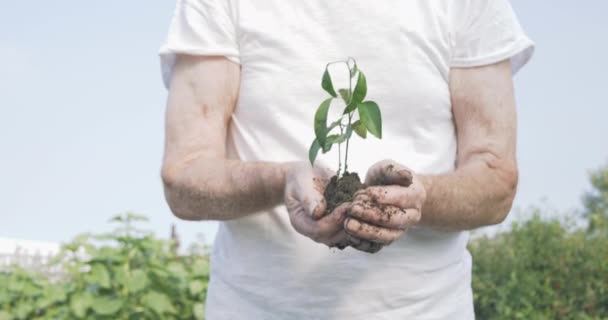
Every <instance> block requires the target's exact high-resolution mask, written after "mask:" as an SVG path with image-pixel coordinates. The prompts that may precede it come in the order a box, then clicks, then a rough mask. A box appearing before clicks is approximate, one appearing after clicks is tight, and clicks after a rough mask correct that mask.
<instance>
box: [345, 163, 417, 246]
mask: <svg viewBox="0 0 608 320" xmlns="http://www.w3.org/2000/svg"><path fill="white" fill-rule="evenodd" d="M365 184H366V185H368V186H369V187H367V188H365V189H362V190H359V191H358V192H357V193H355V195H354V197H353V202H352V204H351V205H350V207H349V210H348V212H347V217H346V219H345V220H344V230H345V231H346V233H347V238H348V243H349V245H350V246H352V247H353V248H355V249H357V250H361V251H365V252H369V253H376V252H378V251H380V250H381V249H382V248H383V247H384V246H387V245H390V244H391V243H392V242H393V241H395V240H397V239H399V238H400V237H401V236H403V234H404V233H405V232H406V230H407V229H408V228H409V227H410V226H412V225H415V224H417V223H418V222H419V221H420V218H421V212H422V205H423V204H424V201H425V199H426V191H425V188H424V185H423V184H422V182H421V181H420V179H418V178H417V176H416V174H415V173H414V172H413V171H412V170H410V169H409V168H407V167H405V166H403V165H401V164H398V163H396V162H394V161H392V160H383V161H380V162H378V163H376V164H375V165H373V166H372V167H371V168H370V169H369V170H368V173H367V176H366V178H365Z"/></svg>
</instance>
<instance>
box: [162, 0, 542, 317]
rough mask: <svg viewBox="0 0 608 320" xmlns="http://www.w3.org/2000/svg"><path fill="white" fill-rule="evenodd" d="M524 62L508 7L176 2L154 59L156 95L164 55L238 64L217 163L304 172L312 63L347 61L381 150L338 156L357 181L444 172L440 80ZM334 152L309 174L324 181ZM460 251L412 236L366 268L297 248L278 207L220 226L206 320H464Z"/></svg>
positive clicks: (318, 92)
mask: <svg viewBox="0 0 608 320" xmlns="http://www.w3.org/2000/svg"><path fill="white" fill-rule="evenodd" d="M532 51H533V44H532V42H531V41H530V40H529V39H528V37H526V35H525V34H524V32H523V31H522V29H521V27H520V25H519V23H518V21H517V19H516V17H515V15H514V13H513V10H512V9H511V6H510V4H509V2H508V1H507V0H408V1H394V0H376V1H369V0H351V1H331V0H305V1H285V0H255V1H244V0H243V1H241V0H178V1H177V9H176V11H175V15H174V18H173V21H172V24H171V27H170V31H169V36H168V39H167V42H166V44H165V45H164V46H163V47H162V49H161V58H162V67H163V68H162V69H163V76H164V79H165V82H166V83H168V82H167V81H168V79H169V78H170V73H171V68H172V65H173V62H174V58H175V54H176V53H185V54H191V55H222V56H226V57H228V58H229V59H230V60H232V61H234V62H236V63H239V64H240V65H241V85H240V92H239V99H238V105H237V107H236V110H235V112H234V114H233V116H232V122H231V125H230V128H229V134H228V137H229V141H228V148H229V150H230V155H231V156H232V157H235V158H238V159H242V160H243V161H248V160H265V161H277V162H284V161H294V160H299V161H307V156H308V147H309V146H310V143H311V142H312V141H313V139H314V133H313V117H314V113H315V110H316V108H317V107H318V105H319V104H320V102H322V101H323V100H324V99H325V98H326V97H327V94H326V93H325V92H324V91H323V90H322V89H321V85H320V84H321V76H322V73H323V70H324V68H325V64H326V63H327V62H330V61H334V60H342V59H346V58H347V57H349V56H351V57H354V58H355V59H356V60H357V62H358V65H359V67H360V68H361V69H362V70H363V72H364V73H365V75H366V77H367V82H368V93H367V97H368V99H371V100H374V101H376V102H378V104H379V105H380V108H381V110H382V117H383V131H384V132H383V139H382V140H377V139H375V138H368V139H367V140H365V141H362V140H359V139H358V138H357V137H355V138H353V141H352V143H351V154H350V155H349V160H350V163H349V168H350V169H351V170H353V171H358V172H359V173H360V175H361V176H365V171H366V170H367V168H369V167H370V166H371V165H372V164H374V163H375V162H377V161H379V160H382V159H393V160H396V161H397V162H400V163H403V164H404V165H406V166H409V167H411V168H412V169H414V170H415V171H416V172H418V173H422V174H441V173H447V172H450V171H452V170H454V162H455V158H456V135H455V130H454V122H453V120H454V119H453V116H452V111H451V102H450V92H449V88H448V79H449V72H450V68H452V67H472V66H479V65H486V64H491V63H494V62H498V61H501V60H504V59H511V60H512V63H513V71H514V72H515V71H517V70H518V69H519V68H520V67H521V66H523V65H524V64H525V63H526V62H527V61H528V59H529V58H530V56H531V55H532ZM332 72H334V73H337V72H339V69H336V70H333V71H332ZM336 82H338V83H337V84H336V85H338V84H339V80H336ZM340 111H341V108H340V107H333V108H332V109H331V110H330V117H332V118H336V117H337V116H338V114H339V112H340ZM204 138H205V137H201V139H204ZM334 149H335V148H334ZM334 152H335V151H332V152H330V153H328V154H327V155H323V156H321V157H320V158H319V161H320V163H321V164H322V165H326V166H329V167H333V168H335V167H336V166H337V163H336V162H337V154H336V153H334ZM467 240H468V233H467V232H445V231H436V230H431V229H424V228H413V229H411V230H410V231H408V232H407V233H406V234H405V235H404V236H403V237H402V238H401V239H399V240H398V241H396V242H394V243H393V244H392V245H390V246H388V247H386V248H384V249H383V250H382V251H380V252H379V253H378V254H374V255H370V254H367V253H363V252H359V251H356V250H353V249H351V248H349V249H346V250H344V251H339V250H335V249H333V250H331V249H328V248H327V247H326V246H324V245H321V244H317V243H315V242H313V241H312V240H311V239H309V238H306V237H304V236H301V235H300V234H298V233H297V232H296V231H295V230H294V229H293V227H292V226H291V224H290V222H289V218H288V216H287V212H286V210H285V207H284V206H279V207H277V208H275V209H273V210H270V211H267V212H260V213H259V214H255V215H250V216H248V217H246V218H242V219H238V220H233V221H229V222H222V223H220V228H219V231H218V235H217V238H216V240H215V243H214V246H213V253H212V258H211V282H210V285H209V292H208V295H207V306H206V308H207V319H210V320H218V319H365V320H368V319H473V318H474V314H473V303H472V292H471V257H470V255H469V253H468V252H467V250H466V245H467Z"/></svg>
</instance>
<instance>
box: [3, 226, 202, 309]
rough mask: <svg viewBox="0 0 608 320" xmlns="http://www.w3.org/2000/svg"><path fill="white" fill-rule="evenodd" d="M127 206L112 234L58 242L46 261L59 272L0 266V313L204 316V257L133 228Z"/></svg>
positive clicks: (80, 237) (85, 236)
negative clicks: (57, 251) (57, 249)
mask: <svg viewBox="0 0 608 320" xmlns="http://www.w3.org/2000/svg"><path fill="white" fill-rule="evenodd" d="M144 219H145V218H143V217H141V216H136V215H132V214H127V215H122V216H118V217H115V218H113V219H112V221H113V222H115V223H119V224H120V227H119V228H118V229H117V230H116V231H115V232H114V233H110V234H102V235H96V236H92V235H84V236H79V237H77V238H76V239H75V240H74V241H73V242H71V243H68V244H66V245H64V247H63V249H62V251H61V253H60V255H59V256H58V257H57V259H56V260H55V261H54V262H53V263H52V265H51V266H50V267H53V268H55V267H60V268H61V270H63V272H64V274H62V275H61V276H60V277H59V279H58V280H50V279H49V277H47V276H44V275H42V274H39V273H36V272H32V271H25V270H22V269H19V268H13V269H12V270H11V271H9V272H4V273H0V310H1V311H0V320H17V319H28V320H29V319H203V315H204V305H203V302H204V301H205V296H206V292H207V283H208V281H209V262H208V258H207V256H205V255H202V254H199V253H193V254H190V255H186V256H180V255H178V254H177V253H176V252H175V250H173V247H174V246H173V243H172V242H171V241H168V240H162V239H158V238H156V237H154V236H153V235H152V234H150V233H147V232H145V231H141V230H139V229H137V228H135V226H134V224H135V223H137V222H139V221H142V220H144Z"/></svg>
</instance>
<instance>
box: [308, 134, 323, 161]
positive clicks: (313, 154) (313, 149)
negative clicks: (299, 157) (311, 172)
mask: <svg viewBox="0 0 608 320" xmlns="http://www.w3.org/2000/svg"><path fill="white" fill-rule="evenodd" d="M319 149H321V145H320V144H319V141H317V139H315V141H313V142H312V145H311V146H310V149H309V150H308V160H310V164H311V165H314V164H315V159H317V154H319Z"/></svg>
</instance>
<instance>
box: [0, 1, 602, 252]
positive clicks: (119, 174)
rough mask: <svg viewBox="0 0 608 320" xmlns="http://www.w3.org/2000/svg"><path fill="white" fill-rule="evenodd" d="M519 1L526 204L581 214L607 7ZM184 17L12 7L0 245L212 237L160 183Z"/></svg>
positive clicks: (131, 4) (522, 202)
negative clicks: (173, 53)
mask: <svg viewBox="0 0 608 320" xmlns="http://www.w3.org/2000/svg"><path fill="white" fill-rule="evenodd" d="M512 4H513V7H514V8H515V11H516V12H517V14H518V16H519V19H520V21H521V24H522V25H523V27H524V29H525V30H526V31H527V33H528V34H529V35H530V37H531V38H532V39H533V40H534V41H535V42H536V45H537V49H536V53H535V56H534V57H533V59H532V61H531V62H530V64H529V65H527V66H526V67H525V68H523V69H522V70H521V72H520V73H519V74H518V75H517V76H516V78H515V85H516V90H517V102H518V109H519V119H518V120H519V154H518V158H519V164H520V170H521V181H520V185H519V192H518V195H517V199H516V202H515V203H516V208H526V207H528V206H530V205H532V204H538V203H539V202H541V201H544V202H545V203H546V205H550V206H552V207H554V208H557V209H559V210H557V211H569V210H570V209H576V208H578V207H579V204H580V198H581V193H582V192H583V191H584V190H586V189H588V187H589V186H588V174H587V173H588V171H589V170H590V169H593V168H597V167H598V166H600V165H602V164H604V163H606V160H607V159H608V140H607V139H606V137H608V125H607V122H606V121H607V120H608V105H607V104H608V102H607V100H606V98H605V94H606V89H608V88H607V84H606V80H605V77H606V72H607V71H608V59H606V57H608V42H607V41H605V39H606V37H607V36H608V21H607V20H606V19H605V18H603V14H604V12H606V11H607V9H608V3H606V2H605V1H584V2H579V1H567V0H558V1H552V2H551V4H550V5H549V4H548V3H545V2H542V1H525V0H514V1H512ZM173 10H174V2H173V1H159V2H154V3H151V2H149V1H143V0H131V1H127V2H125V1H117V0H108V1H103V2H92V1H59V2H57V1H50V2H49V1H38V2H31V1H4V2H2V4H1V5H0V21H1V22H0V23H1V24H2V28H0V150H1V152H2V153H1V156H0V172H1V174H0V199H1V200H0V215H1V216H0V217H1V218H0V237H8V238H18V239H27V240H39V241H50V242H59V241H65V240H69V239H70V238H72V237H73V236H74V235H76V234H78V233H81V232H84V231H100V230H108V229H109V228H110V227H109V226H108V224H107V223H106V222H107V220H108V218H109V217H110V216H113V215H115V214H117V213H121V212H125V211H133V212H136V213H141V214H145V215H147V216H148V217H150V219H151V227H152V228H153V229H154V230H155V231H157V232H158V233H159V234H168V232H169V228H170V225H171V224H172V223H176V224H177V229H178V232H179V234H180V235H181V236H182V238H183V239H182V240H183V241H185V242H190V241H193V240H194V239H197V234H199V233H200V234H202V235H204V238H205V239H206V240H205V241H207V242H211V241H212V240H213V238H214V234H215V230H216V225H215V223H213V222H201V223H194V222H187V223H185V222H179V221H178V220H177V219H175V218H174V217H173V216H172V214H171V213H170V211H169V210H168V208H167V205H166V204H165V201H164V197H163V192H162V186H161V181H160V179H159V169H160V163H161V155H162V147H163V145H162V144H163V115H164V107H165V98H166V90H165V88H164V87H163V85H162V81H161V77H160V67H159V61H158V56H157V52H158V48H159V46H160V45H161V44H162V42H163V40H164V37H165V35H166V33H167V29H168V25H169V21H170V18H171V15H172V12H173ZM543 199H545V200H543ZM515 211H517V209H515ZM516 216H517V214H514V215H511V218H510V219H513V218H514V217H516Z"/></svg>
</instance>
